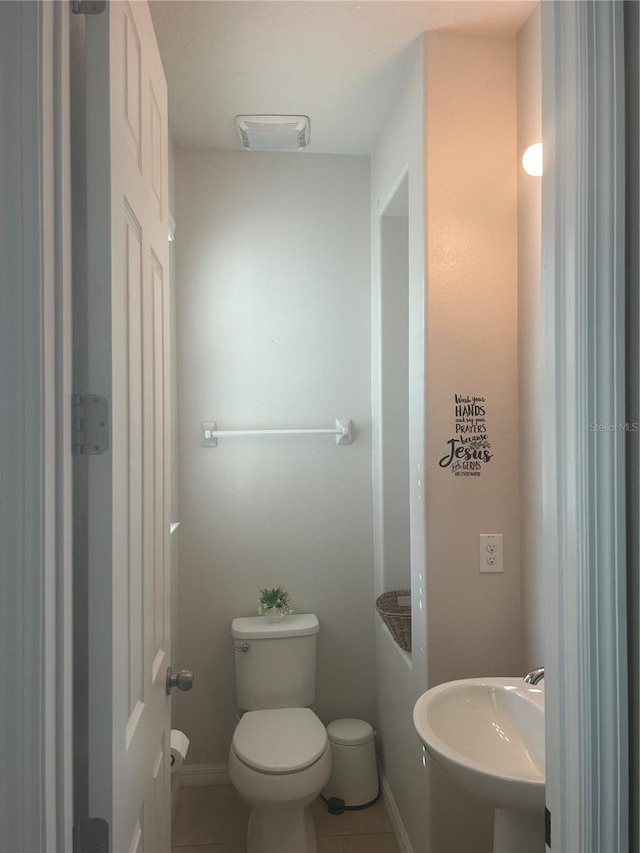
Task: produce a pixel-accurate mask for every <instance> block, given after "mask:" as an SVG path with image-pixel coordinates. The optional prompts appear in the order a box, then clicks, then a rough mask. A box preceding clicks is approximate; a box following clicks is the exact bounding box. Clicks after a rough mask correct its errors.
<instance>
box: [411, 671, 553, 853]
mask: <svg viewBox="0 0 640 853" xmlns="http://www.w3.org/2000/svg"><path fill="white" fill-rule="evenodd" d="M413 723H414V725H415V727H416V731H417V732H418V736H419V738H420V740H421V741H422V743H423V744H424V745H425V746H426V748H427V750H428V752H429V753H430V755H431V756H432V757H433V758H434V759H435V760H436V761H437V762H438V764H440V766H441V767H442V768H443V769H444V770H446V771H447V772H448V773H449V774H450V775H451V776H452V778H453V779H455V780H456V781H457V782H458V784H459V785H460V786H461V787H463V788H464V789H465V790H466V791H468V792H469V793H470V794H472V795H473V796H475V797H478V798H479V799H482V800H485V801H487V802H489V803H491V805H493V807H494V809H495V819H494V839H493V850H494V853H540V851H544V849H545V848H544V784H545V767H544V688H543V687H542V686H541V685H537V686H533V685H531V684H525V682H524V681H522V679H520V678H469V679H464V680H462V681H449V682H447V683H446V684H440V685H438V687H433V688H432V689H431V690H427V692H426V693H424V694H423V695H422V696H421V697H420V698H419V699H418V701H417V702H416V705H415V708H414V710H413Z"/></svg>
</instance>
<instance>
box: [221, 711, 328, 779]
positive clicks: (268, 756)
mask: <svg viewBox="0 0 640 853" xmlns="http://www.w3.org/2000/svg"><path fill="white" fill-rule="evenodd" d="M327 744H328V738H327V730H326V729H325V727H324V726H323V725H322V723H321V722H320V720H319V719H318V717H316V715H315V714H314V713H313V711H311V710H310V709H309V708H277V709H273V710H265V711H247V713H246V714H244V716H243V717H242V718H241V719H240V722H239V723H238V725H237V727H236V730H235V732H234V734H233V740H232V742H231V748H232V749H233V751H234V752H235V754H236V755H237V757H238V758H239V760H240V761H242V763H243V764H246V765H247V766H248V767H251V768H252V769H254V770H257V771H258V772H260V773H271V774H282V773H296V772H298V771H300V770H304V769H306V768H307V767H310V766H311V765H312V764H313V763H314V762H316V761H317V760H318V759H319V758H320V756H321V755H322V754H323V753H324V752H325V750H326V749H327Z"/></svg>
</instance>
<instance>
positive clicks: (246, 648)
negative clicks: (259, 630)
mask: <svg viewBox="0 0 640 853" xmlns="http://www.w3.org/2000/svg"><path fill="white" fill-rule="evenodd" d="M250 648H251V646H250V645H249V643H243V644H242V645H241V646H236V647H235V650H236V651H237V652H248V651H249V649H250Z"/></svg>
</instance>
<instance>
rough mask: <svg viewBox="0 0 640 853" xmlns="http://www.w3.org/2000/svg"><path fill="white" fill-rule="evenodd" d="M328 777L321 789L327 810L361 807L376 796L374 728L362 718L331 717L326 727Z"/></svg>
mask: <svg viewBox="0 0 640 853" xmlns="http://www.w3.org/2000/svg"><path fill="white" fill-rule="evenodd" d="M327 735H328V737H329V743H330V744H331V776H330V777H329V781H328V782H327V784H326V785H325V787H324V788H323V790H322V797H323V799H324V800H326V801H327V803H328V805H329V811H330V812H333V813H334V814H340V812H342V811H343V810H344V809H345V808H346V809H363V808H365V807H366V806H372V805H373V804H374V803H375V801H376V800H377V799H378V795H379V793H380V786H379V784H378V765H377V764H376V748H375V744H374V741H373V738H374V735H375V732H374V731H373V727H372V726H371V725H369V723H367V722H365V721H364V720H354V719H344V720H334V721H333V722H332V723H329V725H328V726H327Z"/></svg>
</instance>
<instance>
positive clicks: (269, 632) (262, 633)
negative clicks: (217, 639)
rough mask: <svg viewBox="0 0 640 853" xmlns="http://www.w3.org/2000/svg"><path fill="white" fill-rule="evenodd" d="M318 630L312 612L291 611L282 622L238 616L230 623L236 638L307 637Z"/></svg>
mask: <svg viewBox="0 0 640 853" xmlns="http://www.w3.org/2000/svg"><path fill="white" fill-rule="evenodd" d="M319 630H320V623H319V622H318V617H317V616H316V615H315V614H313V613H292V614H290V615H289V616H284V617H283V619H282V622H269V621H268V620H267V617H266V616H240V617H238V618H237V619H234V620H233V622H232V623H231V634H232V636H233V637H235V638H236V639H237V640H276V639H282V638H283V637H308V636H309V635H310V634H317V633H318V631H319Z"/></svg>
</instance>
